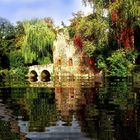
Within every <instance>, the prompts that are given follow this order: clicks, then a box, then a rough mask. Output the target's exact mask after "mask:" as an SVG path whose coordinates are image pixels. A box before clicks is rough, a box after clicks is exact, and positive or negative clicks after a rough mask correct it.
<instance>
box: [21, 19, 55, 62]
mask: <svg viewBox="0 0 140 140" xmlns="http://www.w3.org/2000/svg"><path fill="white" fill-rule="evenodd" d="M23 26H24V30H25V34H26V35H25V37H24V41H23V44H22V55H23V57H24V59H25V63H28V64H29V63H32V62H34V61H38V60H39V59H40V58H42V57H46V56H50V54H52V50H51V47H52V45H53V41H54V39H55V33H54V30H53V29H52V28H51V27H50V26H48V25H47V23H46V22H45V21H42V20H32V21H24V22H23ZM50 59H51V58H50Z"/></svg>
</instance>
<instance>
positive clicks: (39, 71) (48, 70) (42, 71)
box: [28, 64, 53, 82]
mask: <svg viewBox="0 0 140 140" xmlns="http://www.w3.org/2000/svg"><path fill="white" fill-rule="evenodd" d="M52 73H53V64H49V65H33V66H30V67H29V72H28V77H29V80H30V82H35V81H37V82H41V81H42V82H46V81H50V77H51V74H52Z"/></svg>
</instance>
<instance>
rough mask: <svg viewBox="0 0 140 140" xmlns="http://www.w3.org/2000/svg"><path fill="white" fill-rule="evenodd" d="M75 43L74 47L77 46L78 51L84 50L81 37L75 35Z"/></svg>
mask: <svg viewBox="0 0 140 140" xmlns="http://www.w3.org/2000/svg"><path fill="white" fill-rule="evenodd" d="M73 41H74V45H75V46H76V47H77V48H78V49H80V50H82V49H83V40H82V38H81V36H79V35H75V36H74V39H73Z"/></svg>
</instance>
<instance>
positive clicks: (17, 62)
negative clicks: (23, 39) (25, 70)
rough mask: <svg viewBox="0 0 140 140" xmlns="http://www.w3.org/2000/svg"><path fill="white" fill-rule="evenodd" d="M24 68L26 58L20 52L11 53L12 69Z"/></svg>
mask: <svg viewBox="0 0 140 140" xmlns="http://www.w3.org/2000/svg"><path fill="white" fill-rule="evenodd" d="M20 67H24V58H23V57H22V54H21V51H20V50H15V51H11V52H10V68H20Z"/></svg>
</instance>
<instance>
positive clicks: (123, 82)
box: [0, 79, 140, 140]
mask: <svg viewBox="0 0 140 140" xmlns="http://www.w3.org/2000/svg"><path fill="white" fill-rule="evenodd" d="M90 82H91V81H90ZM87 85H88V86H87ZM139 139H140V87H139V86H138V84H137V83H135V82H134V81H133V80H132V79H108V80H106V81H105V82H104V83H98V82H94V81H93V83H92V84H91V83H90V84H88V82H87V83H86V85H85V84H84V81H81V82H76V83H75V82H70V83H69V84H67V86H65V87H64V86H63V85H61V83H60V84H57V86H56V87H55V88H44V87H42V88H41V87H38V88H37V87H36V88H35V87H26V88H24V87H22V88H18V87H14V88H0V140H139Z"/></svg>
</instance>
